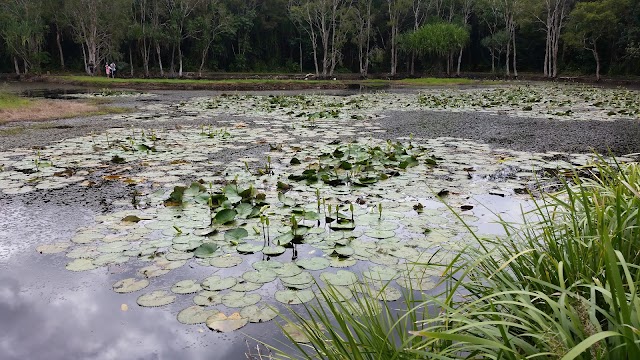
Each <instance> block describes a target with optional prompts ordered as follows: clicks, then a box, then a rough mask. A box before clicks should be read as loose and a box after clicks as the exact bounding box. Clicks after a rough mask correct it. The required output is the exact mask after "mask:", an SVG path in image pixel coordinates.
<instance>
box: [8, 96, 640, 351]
mask: <svg viewBox="0 0 640 360" xmlns="http://www.w3.org/2000/svg"><path fill="white" fill-rule="evenodd" d="M550 89H555V91H556V93H557V94H556V95H554V96H552V95H551V94H553V91H550ZM536 94H537V95H536ZM191 95H194V96H191ZM205 95H206V96H205ZM97 96H106V97H109V96H111V97H113V98H115V99H116V101H123V100H122V98H127V99H128V100H127V101H133V102H136V111H135V112H133V113H130V114H122V115H115V116H109V118H105V119H103V122H102V123H101V124H96V125H95V126H94V127H85V128H83V129H82V131H83V132H84V133H82V134H78V133H74V131H75V129H76V128H77V127H79V125H78V124H79V123H80V124H82V121H83V120H82V119H79V120H65V121H64V122H61V123H60V124H68V126H70V127H72V128H73V129H71V130H70V131H69V134H68V135H67V136H62V135H60V136H59V138H47V137H46V135H34V137H33V139H45V140H46V141H44V142H45V143H42V144H38V145H39V146H38V147H37V148H34V147H33V145H34V144H31V146H25V144H29V142H28V141H27V140H24V142H22V143H20V142H19V141H18V140H7V141H18V142H16V144H17V145H18V144H19V146H15V147H14V146H7V147H4V150H3V151H2V152H0V168H1V171H0V191H1V192H2V193H3V195H2V197H0V202H2V207H1V209H0V225H2V226H0V239H2V240H1V241H0V270H2V272H1V274H2V275H0V318H1V319H3V323H10V324H12V326H10V327H3V328H2V329H1V330H0V352H2V353H4V354H8V355H7V356H6V357H3V358H9V359H11V358H47V359H56V358H61V359H63V358H105V359H109V358H123V357H124V358H175V357H186V358H220V359H223V358H224V359H227V358H228V359H235V358H244V357H245V353H246V352H247V351H248V348H247V345H246V343H245V341H246V339H247V338H255V339H258V340H259V341H265V342H268V343H270V344H273V345H277V344H278V342H281V341H285V338H284V336H283V335H282V332H281V331H280V328H279V326H278V325H277V322H279V321H280V323H282V322H281V320H279V319H278V318H277V317H276V315H277V312H280V311H282V312H284V313H286V312H287V311H288V310H287V309H288V308H292V309H294V310H296V309H297V310H296V311H299V310H300V309H301V305H300V304H301V303H312V302H313V301H314V298H315V297H316V295H317V289H318V287H323V286H324V285H325V284H332V285H335V286H338V288H339V289H341V290H340V291H341V293H342V294H343V296H344V300H345V301H350V299H351V297H352V296H353V292H354V291H356V290H355V289H354V287H353V285H354V284H356V283H361V282H363V281H366V283H367V284H368V285H370V286H371V287H372V288H373V291H374V293H376V291H378V292H377V293H376V294H377V297H378V298H379V300H380V301H389V302H394V301H398V300H399V299H400V297H401V294H402V291H403V289H407V288H411V289H414V290H418V291H424V292H430V291H433V288H434V286H435V284H436V283H437V281H438V280H439V272H438V268H437V267H435V266H433V265H425V264H424V263H425V262H426V261H427V260H429V261H432V262H439V263H446V262H447V261H448V260H449V259H451V258H452V257H453V256H455V254H456V252H457V251H459V250H460V249H462V248H463V247H464V246H475V245H474V243H475V241H476V240H475V238H474V237H473V236H472V235H471V234H470V233H469V230H472V231H473V232H474V233H476V234H477V235H479V236H481V237H482V236H486V237H495V236H500V235H501V234H502V231H501V228H500V226H499V225H498V224H496V223H495V222H496V220H497V219H498V217H502V218H503V219H504V220H505V221H510V222H516V223H517V222H518V221H519V219H521V213H522V211H526V210H527V209H530V208H531V207H532V201H531V200H530V195H529V193H530V192H533V193H534V194H536V193H537V192H538V191H539V190H540V187H547V188H548V189H553V186H554V184H557V181H558V179H559V178H563V177H565V176H569V175H570V174H571V170H572V169H575V168H576V167H584V166H588V164H589V163H590V162H591V161H592V159H593V158H594V155H593V154H590V153H588V152H583V153H570V152H563V151H554V152H546V153H542V152H535V151H522V150H520V148H518V147H516V149H518V150H516V149H513V148H508V147H497V146H495V145H492V144H489V143H487V142H483V141H479V140H478V139H476V140H469V139H465V138H460V137H451V136H438V137H433V136H432V135H431V134H429V132H428V131H425V130H424V129H422V128H420V127H415V128H410V129H403V130H402V131H400V130H395V127H394V126H395V125H397V124H402V123H403V122H406V121H407V119H411V118H418V119H419V120H420V122H418V123H428V122H429V121H430V120H431V119H436V118H437V117H438V116H441V115H438V114H445V116H454V115H451V114H452V113H454V112H455V113H459V114H460V115H459V116H462V117H474V116H477V114H478V113H479V112H482V113H483V114H486V116H487V117H501V119H502V120H501V121H504V123H505V124H508V123H509V122H510V121H513V120H512V119H514V118H526V117H527V116H529V117H534V118H535V117H544V118H546V119H548V120H547V121H553V122H554V123H559V122H569V123H571V124H578V123H590V122H597V123H604V122H611V121H613V120H615V121H618V122H622V123H625V122H626V123H629V122H630V123H633V122H636V123H637V114H638V112H637V111H638V110H637V109H636V108H634V106H635V105H633V103H632V100H633V99H634V98H635V99H637V96H638V94H637V93H635V92H629V91H626V90H618V89H611V90H606V91H604V90H602V91H595V90H591V89H586V88H582V87H580V88H574V87H561V88H558V87H553V88H548V87H544V86H534V87H530V88H528V89H527V90H526V91H525V90H523V89H522V88H520V87H506V88H498V89H496V88H490V89H461V90H452V89H438V90H431V91H421V92H417V93H411V92H408V93H407V92H402V93H394V92H385V93H365V94H351V95H347V96H344V94H341V96H335V94H333V95H326V94H317V93H313V94H308V93H305V94H295V95H292V94H270V95H264V94H255V95H252V94H205V93H198V94H189V96H184V95H183V96H180V95H167V94H166V93H162V92H159V93H156V94H144V96H139V95H137V94H136V95H132V94H129V93H116V94H108V95H104V94H98V95H97ZM538 96H539V97H540V98H539V99H538ZM132 97H133V99H132ZM149 97H156V98H157V99H158V100H159V101H156V102H154V103H149V102H148V101H143V98H149ZM534 97H535V99H534ZM523 99H524V100H523ZM527 99H529V100H527ZM525 100H526V101H525ZM596 102H600V103H601V104H600V105H595V104H596ZM523 103H526V104H530V105H525V107H527V109H523V107H522V106H521V104H523ZM636 104H637V103H636ZM528 107H531V109H528ZM567 109H570V110H571V111H568V110H567ZM433 110H437V112H433ZM612 112H614V113H612ZM455 116H458V115H455ZM92 121H95V120H94V119H92ZM65 126H66V125H65ZM83 126H86V125H83ZM550 126H552V125H550ZM575 126H579V125H575ZM34 131H37V130H34ZM39 131H47V130H46V129H45V130H39ZM496 131H498V130H497V129H496ZM38 136H43V137H42V138H38ZM3 140H5V139H3ZM530 141H531V140H530ZM531 142H535V140H533V141H531ZM636 145H637V144H634V143H632V144H629V146H631V147H633V146H636ZM557 150H562V149H557ZM635 159H636V158H635V157H634V156H629V157H622V156H621V157H619V160H620V161H634V160H635ZM454 212H455V213H457V214H458V216H459V218H458V216H456V215H455V214H454ZM460 220H462V221H464V222H465V223H466V225H465V224H462V223H461V222H460ZM416 263H418V264H419V265H415V264H416ZM388 281H390V284H389V286H388V287H386V288H384V290H381V285H382V283H386V282H388ZM377 289H379V290H377ZM220 331H222V333H221V332H220Z"/></svg>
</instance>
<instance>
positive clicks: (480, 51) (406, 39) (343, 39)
mask: <svg viewBox="0 0 640 360" xmlns="http://www.w3.org/2000/svg"><path fill="white" fill-rule="evenodd" d="M0 39H1V41H0V71H2V72H15V73H17V74H23V73H33V72H36V73H37V72H41V71H57V70H62V69H66V70H71V71H85V72H86V73H88V74H92V75H97V74H100V73H101V71H103V70H104V69H103V67H104V64H105V62H112V61H116V62H117V63H118V68H119V69H121V70H125V71H126V73H127V74H130V75H131V76H147V77H148V76H175V77H179V76H184V75H185V74H187V73H188V74H189V75H194V74H195V75H200V76H203V75H205V73H206V72H208V71H241V72H301V73H308V72H310V73H314V74H316V75H317V76H319V77H331V76H334V74H335V73H337V72H353V73H360V74H361V75H362V76H365V77H366V76H368V74H370V73H384V74H389V73H390V74H391V75H392V76H393V75H395V74H396V73H404V74H408V73H411V74H413V73H414V72H417V73H425V72H429V73H444V72H447V73H450V72H451V69H452V68H453V67H454V63H455V62H456V60H457V65H458V73H460V72H465V71H466V72H470V71H473V72H477V71H492V72H495V73H498V74H500V73H502V74H506V75H516V76H517V74H518V70H524V71H528V72H540V73H542V74H544V75H545V76H549V77H556V76H559V74H562V73H563V72H565V73H571V74H574V73H594V72H595V73H596V76H597V77H599V76H600V73H607V74H611V75H616V74H634V75H638V74H640V66H638V65H640V0H597V1H595V0H593V1H581V0H357V1H356V0H317V1H316V0H313V1H312V0H246V1H245V0H242V1H241V0H111V1H108V2H100V1H93V0H0ZM585 49H586V50H585ZM589 52H590V53H589ZM585 54H586V55H585ZM120 73H121V74H124V73H125V72H122V71H121V72H120Z"/></svg>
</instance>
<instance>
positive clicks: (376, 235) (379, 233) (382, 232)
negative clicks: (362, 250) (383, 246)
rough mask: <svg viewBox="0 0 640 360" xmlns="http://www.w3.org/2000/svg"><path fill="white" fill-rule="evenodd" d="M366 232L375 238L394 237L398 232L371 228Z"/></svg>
mask: <svg viewBox="0 0 640 360" xmlns="http://www.w3.org/2000/svg"><path fill="white" fill-rule="evenodd" d="M364 234H365V235H367V236H369V237H372V238H374V239H387V238H390V237H393V236H394V235H395V234H396V233H395V232H393V231H391V230H375V229H371V230H369V231H366V232H365V233H364Z"/></svg>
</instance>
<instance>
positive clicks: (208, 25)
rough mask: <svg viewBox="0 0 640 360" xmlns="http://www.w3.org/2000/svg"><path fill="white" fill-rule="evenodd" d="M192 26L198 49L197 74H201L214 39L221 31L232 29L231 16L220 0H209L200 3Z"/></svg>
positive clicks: (230, 30)
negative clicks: (198, 64)
mask: <svg viewBox="0 0 640 360" xmlns="http://www.w3.org/2000/svg"><path fill="white" fill-rule="evenodd" d="M198 13H199V15H198V16H197V17H196V19H195V21H194V22H193V23H192V26H193V27H195V28H194V29H193V30H192V31H191V32H192V33H193V34H196V35H195V36H196V38H197V40H198V43H199V49H200V67H199V68H198V74H199V76H202V70H204V66H205V63H206V61H207V57H208V56H209V51H210V50H211V46H212V45H213V43H214V41H216V40H217V39H218V36H219V35H220V34H223V33H231V32H233V30H234V27H233V18H232V16H231V14H229V11H228V9H227V7H226V4H224V3H223V2H222V1H220V0H211V1H208V2H206V3H204V4H203V5H202V8H200V9H199V11H198Z"/></svg>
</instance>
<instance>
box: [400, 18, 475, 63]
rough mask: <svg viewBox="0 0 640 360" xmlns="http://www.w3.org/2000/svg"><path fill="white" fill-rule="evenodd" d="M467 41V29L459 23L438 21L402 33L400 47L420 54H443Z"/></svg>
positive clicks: (465, 43) (458, 47) (463, 44)
mask: <svg viewBox="0 0 640 360" xmlns="http://www.w3.org/2000/svg"><path fill="white" fill-rule="evenodd" d="M468 42H469V30H468V29H467V28H466V27H464V26H461V25H457V24H453V23H445V22H438V23H433V24H427V25H423V26H421V27H420V28H419V29H418V30H415V31H413V32H409V33H405V34H403V37H402V39H401V41H400V43H401V45H402V48H404V49H405V50H408V51H415V52H417V53H418V54H421V55H429V54H432V55H437V56H444V55H446V54H448V53H449V52H451V51H453V50H457V49H460V48H461V47H464V46H465V45H467V43H468Z"/></svg>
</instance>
